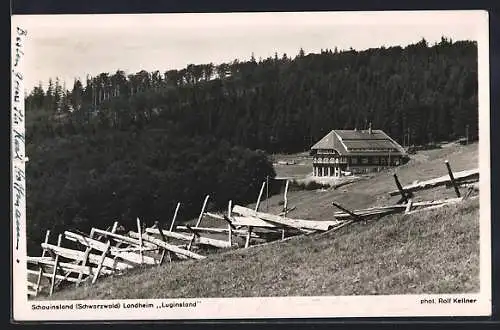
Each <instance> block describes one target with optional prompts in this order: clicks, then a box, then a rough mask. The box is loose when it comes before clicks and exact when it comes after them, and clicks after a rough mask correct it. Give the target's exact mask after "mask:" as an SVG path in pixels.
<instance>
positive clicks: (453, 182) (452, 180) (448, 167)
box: [444, 160, 460, 198]
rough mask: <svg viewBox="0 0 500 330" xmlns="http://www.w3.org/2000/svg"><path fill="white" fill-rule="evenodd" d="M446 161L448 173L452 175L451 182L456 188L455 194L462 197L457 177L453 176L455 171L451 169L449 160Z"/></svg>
mask: <svg viewBox="0 0 500 330" xmlns="http://www.w3.org/2000/svg"><path fill="white" fill-rule="evenodd" d="M444 163H445V164H446V168H447V169H448V175H449V176H450V181H451V184H452V185H453V188H455V194H457V197H458V198H460V190H459V189H458V185H457V183H456V181H455V177H454V176H453V171H452V170H451V167H450V163H448V161H447V160H445V161H444Z"/></svg>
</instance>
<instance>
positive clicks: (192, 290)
mask: <svg viewBox="0 0 500 330" xmlns="http://www.w3.org/2000/svg"><path fill="white" fill-rule="evenodd" d="M477 157H478V154H477V145H469V146H465V147H464V146H457V145H451V146H449V147H446V148H443V149H439V150H429V151H425V152H421V153H419V154H417V155H415V157H414V158H413V159H412V161H410V162H409V163H408V164H407V165H405V166H402V167H400V168H398V169H397V173H398V175H399V176H400V179H401V181H402V184H407V183H411V182H413V181H414V180H416V179H420V180H424V179H428V178H432V177H435V176H440V175H443V172H444V173H446V172H445V171H446V169H445V167H444V164H443V161H444V160H445V159H448V160H449V161H450V164H451V165H452V167H453V169H454V170H457V171H458V170H464V169H469V168H473V167H477V164H478V162H477ZM393 188H394V181H393V177H392V171H388V172H386V173H380V174H379V175H376V176H374V177H372V178H369V179H366V180H364V181H360V182H355V183H353V184H351V185H348V186H346V187H343V188H341V189H338V190H333V189H331V190H327V191H324V192H319V191H292V192H290V201H291V204H289V205H291V206H297V211H296V212H295V213H294V216H297V217H303V218H310V219H325V220H327V219H330V218H331V214H332V213H333V212H334V211H335V209H334V207H333V206H331V203H330V202H331V201H332V200H335V201H337V202H339V203H341V204H343V205H345V206H346V207H350V208H361V207H369V206H373V205H382V204H384V205H386V204H390V203H394V202H395V201H396V200H397V197H390V196H389V195H388V193H387V192H388V191H389V190H392V189H393ZM443 197H445V198H446V197H453V189H445V188H444V187H440V188H436V189H433V190H429V191H425V192H418V193H417V195H416V196H415V199H416V200H418V199H425V200H428V199H438V198H443ZM262 207H263V209H264V210H265V209H266V203H265V202H264V204H263V205H262ZM279 207H280V206H279V196H273V197H272V198H270V199H269V211H271V212H274V211H277V210H278V209H279ZM207 222H208V219H207ZM478 290H479V201H478V199H474V200H469V201H466V202H463V203H461V204H459V205H452V206H447V207H443V208H440V209H435V210H428V211H421V212H417V213H414V214H411V215H401V214H400V215H392V216H387V217H383V218H381V219H379V220H377V221H370V222H368V223H356V224H353V225H351V226H347V227H344V228H342V229H341V230H339V231H337V232H326V233H324V234H319V235H311V236H302V237H295V238H291V239H289V240H287V241H283V242H275V243H272V244H268V245H264V246H255V247H252V248H250V249H240V250H235V251H228V252H225V253H216V254H211V255H210V256H209V257H208V258H207V259H206V260H203V261H185V262H179V263H172V264H166V265H163V266H160V267H154V268H143V269H134V270H132V271H130V272H128V273H127V274H124V275H122V276H112V277H108V278H103V279H102V280H101V281H99V282H98V283H96V284H95V285H93V286H90V285H86V286H83V287H80V288H76V289H73V288H68V289H66V290H62V291H60V292H57V293H56V294H55V295H54V296H52V297H51V298H50V299H115V298H164V297H169V298H174V297H186V298H187V297H245V296H299V295H300V296H307V295H310V296H313V295H382V294H406V293H414V294H424V293H425V294H431V293H456V292H460V293H465V292H477V291H478ZM41 299H44V298H41Z"/></svg>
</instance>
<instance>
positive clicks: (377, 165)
mask: <svg viewBox="0 0 500 330" xmlns="http://www.w3.org/2000/svg"><path fill="white" fill-rule="evenodd" d="M311 154H312V155H313V175H314V176H318V177H325V176H326V177H340V176H343V175H346V174H347V175H348V174H361V173H368V172H375V171H380V170H382V169H384V168H388V167H393V166H398V165H400V164H401V163H402V160H403V157H404V156H405V155H406V153H405V150H404V148H403V147H401V145H399V144H398V143H397V142H396V141H394V140H393V139H392V138H390V137H389V136H388V135H387V134H385V133H384V132H383V131H381V130H372V129H371V128H370V129H368V130H363V131H358V130H332V131H331V132H330V133H328V134H327V135H325V137H323V138H322V139H321V140H320V141H318V142H317V143H316V144H315V145H314V146H313V147H312V148H311Z"/></svg>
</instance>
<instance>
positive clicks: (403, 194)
mask: <svg viewBox="0 0 500 330" xmlns="http://www.w3.org/2000/svg"><path fill="white" fill-rule="evenodd" d="M394 181H396V186H397V187H398V190H399V193H400V194H401V200H402V201H404V202H408V197H407V196H406V193H405V191H404V190H403V186H401V182H399V179H398V176H397V174H396V173H394Z"/></svg>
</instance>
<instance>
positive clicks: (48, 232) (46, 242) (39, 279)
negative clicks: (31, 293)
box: [35, 230, 50, 293]
mask: <svg viewBox="0 0 500 330" xmlns="http://www.w3.org/2000/svg"><path fill="white" fill-rule="evenodd" d="M49 236H50V230H47V232H46V233H45V244H48V243H49ZM46 252H47V250H46V249H43V251H42V258H43V257H45V253H46ZM42 274H43V267H42V265H40V269H39V270H38V278H37V280H36V288H35V292H36V293H38V292H40V283H41V281H42Z"/></svg>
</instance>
